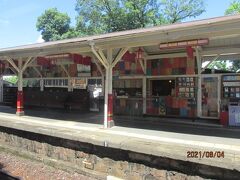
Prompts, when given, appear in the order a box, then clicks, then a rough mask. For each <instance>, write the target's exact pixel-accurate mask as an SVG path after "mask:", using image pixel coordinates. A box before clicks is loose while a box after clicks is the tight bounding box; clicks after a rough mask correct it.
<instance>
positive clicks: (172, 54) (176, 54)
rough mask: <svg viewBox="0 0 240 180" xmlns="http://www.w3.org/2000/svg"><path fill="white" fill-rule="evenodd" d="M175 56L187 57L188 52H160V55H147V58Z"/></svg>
mask: <svg viewBox="0 0 240 180" xmlns="http://www.w3.org/2000/svg"><path fill="white" fill-rule="evenodd" d="M175 57H187V53H185V52H184V53H167V54H159V55H147V56H146V57H145V59H146V60H152V59H162V58H175Z"/></svg>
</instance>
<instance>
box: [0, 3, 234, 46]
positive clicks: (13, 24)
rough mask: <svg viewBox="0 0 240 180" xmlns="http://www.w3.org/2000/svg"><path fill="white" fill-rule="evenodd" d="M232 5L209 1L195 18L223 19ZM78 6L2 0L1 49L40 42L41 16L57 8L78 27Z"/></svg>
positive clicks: (0, 18) (0, 6) (73, 4)
mask: <svg viewBox="0 0 240 180" xmlns="http://www.w3.org/2000/svg"><path fill="white" fill-rule="evenodd" d="M230 2H232V0H220V1H216V0H205V4H206V12H205V13H203V14H202V15H201V16H199V17H197V18H195V19H205V18H211V17H216V16H222V15H224V12H225V9H226V8H227V7H228V6H229V4H230ZM75 3H76V0H34V1H33V0H0V48H4V47H12V46H18V45H23V44H30V43H36V42H38V41H39V39H40V33H39V32H38V31H37V30H36V21H37V17H38V16H40V15H41V14H42V13H43V12H44V10H46V9H48V8H53V7H56V8H57V9H58V10H59V11H61V12H66V13H68V15H69V16H70V17H71V20H72V25H74V24H75V17H76V15H77V14H76V12H75V10H74V8H75ZM189 20H194V19H189Z"/></svg>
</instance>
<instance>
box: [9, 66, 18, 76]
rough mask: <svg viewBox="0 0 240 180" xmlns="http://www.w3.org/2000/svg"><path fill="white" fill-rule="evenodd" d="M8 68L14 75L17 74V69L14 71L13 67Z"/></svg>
mask: <svg viewBox="0 0 240 180" xmlns="http://www.w3.org/2000/svg"><path fill="white" fill-rule="evenodd" d="M9 69H10V70H11V71H12V72H13V73H14V74H15V75H17V71H16V70H15V69H14V68H13V67H9Z"/></svg>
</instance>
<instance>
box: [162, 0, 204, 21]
mask: <svg viewBox="0 0 240 180" xmlns="http://www.w3.org/2000/svg"><path fill="white" fill-rule="evenodd" d="M162 5H163V8H162V12H163V14H164V18H165V19H166V21H167V22H169V23H175V22H180V21H183V20H184V19H186V18H191V17H194V18H195V17H197V16H199V15H201V14H202V13H203V12H205V8H204V6H205V5H204V2H203V1H197V0H162Z"/></svg>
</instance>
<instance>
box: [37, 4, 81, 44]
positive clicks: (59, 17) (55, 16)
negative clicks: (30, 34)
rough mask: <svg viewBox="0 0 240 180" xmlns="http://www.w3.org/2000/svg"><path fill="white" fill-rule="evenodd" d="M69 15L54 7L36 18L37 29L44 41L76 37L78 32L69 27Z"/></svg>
mask: <svg viewBox="0 0 240 180" xmlns="http://www.w3.org/2000/svg"><path fill="white" fill-rule="evenodd" d="M70 22H71V21H70V17H69V16H68V15H67V14H66V13H61V12H59V11H58V10H57V9H56V8H51V9H48V10H46V11H45V12H44V13H43V14H42V15H41V16H40V17H38V19H37V24H36V26H37V30H38V31H40V32H41V34H42V38H43V39H44V40H45V41H52V40H59V39H63V38H70V37H76V36H77V35H78V33H76V32H75V29H74V28H71V27H70Z"/></svg>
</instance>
